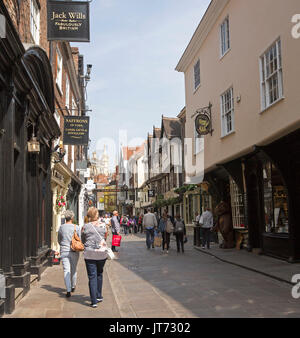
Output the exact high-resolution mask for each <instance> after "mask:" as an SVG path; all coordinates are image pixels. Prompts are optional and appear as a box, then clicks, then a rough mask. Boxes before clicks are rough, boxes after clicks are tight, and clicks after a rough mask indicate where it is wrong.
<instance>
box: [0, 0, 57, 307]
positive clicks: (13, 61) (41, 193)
mask: <svg viewBox="0 0 300 338" xmlns="http://www.w3.org/2000/svg"><path fill="white" fill-rule="evenodd" d="M0 13H1V14H2V15H4V16H5V18H6V21H7V24H6V26H7V29H6V38H5V39H0V187H1V189H0V209H1V210H0V269H1V272H2V273H3V274H4V276H5V279H6V299H5V311H6V312H7V313H11V312H12V311H13V309H14V301H15V299H14V298H15V289H16V288H21V289H23V292H24V293H26V292H27V291H28V289H29V288H30V278H31V275H33V274H34V275H37V276H38V277H39V276H40V274H41V272H42V271H43V269H44V268H45V267H46V265H47V263H48V254H49V250H50V242H51V224H52V194H51V186H50V180H51V168H50V167H51V166H50V158H51V148H52V141H53V140H54V139H55V138H56V137H58V136H59V135H60V130H59V127H58V125H57V123H56V121H55V118H54V116H53V113H54V96H53V95H54V94H53V76H52V70H51V66H50V63H49V60H48V57H47V55H46V53H45V51H44V50H42V49H41V48H39V47H32V48H29V49H28V50H25V49H24V47H23V44H22V43H21V41H20V39H19V36H18V34H17V32H16V31H15V29H14V26H13V24H12V22H11V20H10V17H9V15H8V12H7V10H6V7H5V6H4V4H3V3H0ZM34 137H36V139H37V142H38V144H39V147H40V151H39V153H35V154H34V153H29V152H28V141H32V140H34Z"/></svg>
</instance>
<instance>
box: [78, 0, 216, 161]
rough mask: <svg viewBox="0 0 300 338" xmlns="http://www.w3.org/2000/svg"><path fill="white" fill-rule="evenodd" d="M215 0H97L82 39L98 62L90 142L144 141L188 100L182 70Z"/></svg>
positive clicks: (113, 151) (96, 145)
mask: <svg viewBox="0 0 300 338" xmlns="http://www.w3.org/2000/svg"><path fill="white" fill-rule="evenodd" d="M209 3H210V0H187V1H183V0H93V1H92V2H91V4H90V13H91V15H90V16H91V18H90V20H91V41H90V43H72V46H77V47H79V50H80V53H81V54H83V55H84V61H85V65H86V64H92V65H93V68H92V72H91V81H90V82H89V83H88V85H87V105H88V106H89V109H91V110H92V112H89V113H88V115H89V116H90V139H91V144H90V149H89V153H90V154H91V153H92V152H93V151H96V152H97V155H98V157H99V156H101V153H102V151H103V147H104V144H106V145H107V146H108V153H109V155H110V161H111V163H110V165H111V167H113V166H115V165H116V158H117V153H118V148H119V145H120V144H122V145H129V146H132V145H138V144H141V143H142V141H143V140H146V138H147V133H152V129H153V126H154V125H155V126H156V127H160V125H161V116H162V115H164V116H167V117H176V116H177V115H178V114H179V113H180V111H181V110H182V108H183V107H184V106H185V92H184V76H183V74H182V73H178V72H177V71H175V67H176V65H177V63H178V62H179V60H180V58H181V56H182V54H183V52H184V50H185V48H186V47H187V45H188V43H189V41H190V40H191V38H192V35H193V33H194V32H195V30H196V28H197V26H198V24H199V23H200V20H201V18H202V16H203V14H204V13H205V11H206V9H207V7H208V5H209Z"/></svg>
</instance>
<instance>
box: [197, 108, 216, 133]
mask: <svg viewBox="0 0 300 338" xmlns="http://www.w3.org/2000/svg"><path fill="white" fill-rule="evenodd" d="M211 107H212V105H211V104H209V106H208V107H205V108H201V109H199V110H197V112H196V114H197V117H196V119H195V127H196V131H197V133H198V135H201V136H203V135H207V134H211V135H212V132H213V129H212V122H211ZM196 114H194V115H193V116H195V115H196Z"/></svg>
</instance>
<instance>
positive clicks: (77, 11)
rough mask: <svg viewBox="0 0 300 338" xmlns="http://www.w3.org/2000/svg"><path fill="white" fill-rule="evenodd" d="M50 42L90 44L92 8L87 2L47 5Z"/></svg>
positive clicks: (51, 0) (52, 3)
mask: <svg viewBox="0 0 300 338" xmlns="http://www.w3.org/2000/svg"><path fill="white" fill-rule="evenodd" d="M47 21H48V30H47V31H48V33H47V34H48V40H49V41H51V40H63V41H71V42H90V7H89V2H85V1H53V0H48V3H47Z"/></svg>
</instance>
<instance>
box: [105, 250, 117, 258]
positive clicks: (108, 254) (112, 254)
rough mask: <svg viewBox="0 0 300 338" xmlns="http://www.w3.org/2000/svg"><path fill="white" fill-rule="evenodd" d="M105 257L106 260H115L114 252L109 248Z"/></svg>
mask: <svg viewBox="0 0 300 338" xmlns="http://www.w3.org/2000/svg"><path fill="white" fill-rule="evenodd" d="M107 257H108V259H115V258H116V256H115V254H114V252H113V251H112V249H111V248H108V249H107Z"/></svg>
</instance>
